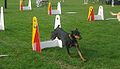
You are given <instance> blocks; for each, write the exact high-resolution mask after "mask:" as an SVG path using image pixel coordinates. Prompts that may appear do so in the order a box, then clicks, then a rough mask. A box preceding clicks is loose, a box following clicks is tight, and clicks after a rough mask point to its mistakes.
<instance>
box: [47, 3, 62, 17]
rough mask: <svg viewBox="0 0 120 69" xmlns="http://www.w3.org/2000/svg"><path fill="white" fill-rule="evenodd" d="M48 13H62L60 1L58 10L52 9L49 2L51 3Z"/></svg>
mask: <svg viewBox="0 0 120 69" xmlns="http://www.w3.org/2000/svg"><path fill="white" fill-rule="evenodd" d="M48 14H49V15H52V14H61V5H60V2H58V5H57V9H56V10H52V6H51V3H50V2H49V5H48Z"/></svg>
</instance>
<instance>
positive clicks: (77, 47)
mask: <svg viewBox="0 0 120 69" xmlns="http://www.w3.org/2000/svg"><path fill="white" fill-rule="evenodd" d="M75 46H76V49H77V51H78V53H79V55H80V57H81V59H82V60H83V61H84V62H86V60H85V59H84V58H83V56H82V54H81V52H80V49H79V46H78V44H77V43H76V44H75Z"/></svg>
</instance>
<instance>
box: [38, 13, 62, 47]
mask: <svg viewBox="0 0 120 69" xmlns="http://www.w3.org/2000/svg"><path fill="white" fill-rule="evenodd" d="M58 25H60V27H61V24H60V16H59V15H56V18H55V26H54V29H56V28H57V27H58ZM57 46H58V47H60V48H62V41H61V40H59V39H58V38H56V39H55V40H50V41H44V42H40V47H41V49H44V48H49V47H57Z"/></svg>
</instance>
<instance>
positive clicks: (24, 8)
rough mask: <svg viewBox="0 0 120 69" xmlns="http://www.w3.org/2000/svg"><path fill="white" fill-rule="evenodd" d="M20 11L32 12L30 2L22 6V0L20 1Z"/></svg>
mask: <svg viewBox="0 0 120 69" xmlns="http://www.w3.org/2000/svg"><path fill="white" fill-rule="evenodd" d="M20 10H21V11H23V10H32V7H31V0H29V1H28V6H23V0H20Z"/></svg>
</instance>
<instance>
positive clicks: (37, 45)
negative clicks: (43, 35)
mask: <svg viewBox="0 0 120 69" xmlns="http://www.w3.org/2000/svg"><path fill="white" fill-rule="evenodd" d="M58 25H60V27H61V24H60V16H59V15H56V19H55V27H54V29H56V28H57V26H58ZM56 46H59V47H60V48H62V41H61V40H59V39H58V38H56V39H55V40H49V41H44V42H40V38H39V31H38V23H37V18H36V17H33V31H32V49H33V50H35V51H38V52H41V50H42V49H44V48H49V47H56Z"/></svg>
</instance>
